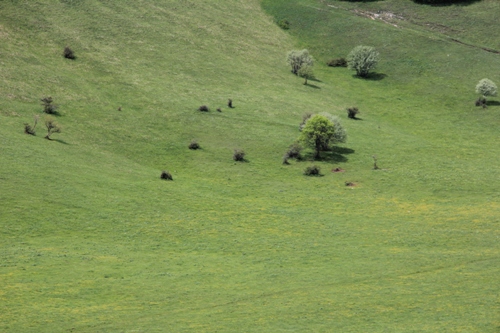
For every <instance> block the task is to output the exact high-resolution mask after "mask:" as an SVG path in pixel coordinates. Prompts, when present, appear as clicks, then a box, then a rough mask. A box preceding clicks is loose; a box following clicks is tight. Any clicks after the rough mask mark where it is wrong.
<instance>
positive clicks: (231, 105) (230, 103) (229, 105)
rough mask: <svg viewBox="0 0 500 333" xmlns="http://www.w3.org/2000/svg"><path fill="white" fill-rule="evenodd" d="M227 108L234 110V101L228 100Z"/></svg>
mask: <svg viewBox="0 0 500 333" xmlns="http://www.w3.org/2000/svg"><path fill="white" fill-rule="evenodd" d="M227 106H228V107H229V108H230V109H232V108H233V100H232V99H228V100H227Z"/></svg>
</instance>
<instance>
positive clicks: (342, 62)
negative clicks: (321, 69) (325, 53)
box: [326, 58, 347, 67]
mask: <svg viewBox="0 0 500 333" xmlns="http://www.w3.org/2000/svg"><path fill="white" fill-rule="evenodd" d="M326 64H327V65H328V66H330V67H347V60H346V59H345V58H336V59H331V60H329V61H328V62H327V63H326Z"/></svg>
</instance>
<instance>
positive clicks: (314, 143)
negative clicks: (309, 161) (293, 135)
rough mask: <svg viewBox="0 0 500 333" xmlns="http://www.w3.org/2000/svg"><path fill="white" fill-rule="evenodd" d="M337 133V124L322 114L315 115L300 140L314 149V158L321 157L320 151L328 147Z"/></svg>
mask: <svg viewBox="0 0 500 333" xmlns="http://www.w3.org/2000/svg"><path fill="white" fill-rule="evenodd" d="M334 135H335V125H334V124H333V123H332V122H331V121H330V120H328V118H327V117H325V116H322V115H315V116H312V117H311V119H309V120H308V121H307V123H306V125H305V126H304V128H303V129H302V132H301V133H300V137H299V141H301V142H303V143H304V145H306V146H309V147H311V148H312V149H314V152H315V154H314V158H315V159H319V158H320V153H321V151H323V150H326V149H328V145H329V143H330V141H331V140H332V138H333V137H334Z"/></svg>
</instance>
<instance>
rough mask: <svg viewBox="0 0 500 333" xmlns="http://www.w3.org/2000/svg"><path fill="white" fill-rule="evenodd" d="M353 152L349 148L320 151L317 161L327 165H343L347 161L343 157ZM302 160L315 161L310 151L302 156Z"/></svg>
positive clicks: (335, 147)
mask: <svg viewBox="0 0 500 333" xmlns="http://www.w3.org/2000/svg"><path fill="white" fill-rule="evenodd" d="M354 152H355V151H354V149H351V148H345V147H337V146H334V147H332V148H331V149H330V150H327V151H322V152H321V153H320V158H319V159H317V160H318V161H323V162H329V163H341V162H342V163H345V162H347V161H348V160H349V159H348V158H347V157H345V156H344V155H348V154H353V153H354ZM303 160H313V161H314V160H316V159H315V158H314V152H312V151H311V152H308V153H306V154H304V157H303Z"/></svg>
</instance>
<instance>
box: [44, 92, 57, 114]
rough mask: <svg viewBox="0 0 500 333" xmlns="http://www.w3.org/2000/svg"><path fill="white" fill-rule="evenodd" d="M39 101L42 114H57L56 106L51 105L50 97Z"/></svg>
mask: <svg viewBox="0 0 500 333" xmlns="http://www.w3.org/2000/svg"><path fill="white" fill-rule="evenodd" d="M40 100H41V101H42V106H43V112H45V113H47V114H57V112H56V110H57V105H54V104H52V102H54V100H53V99H52V97H50V96H47V97H44V98H42V99H40Z"/></svg>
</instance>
